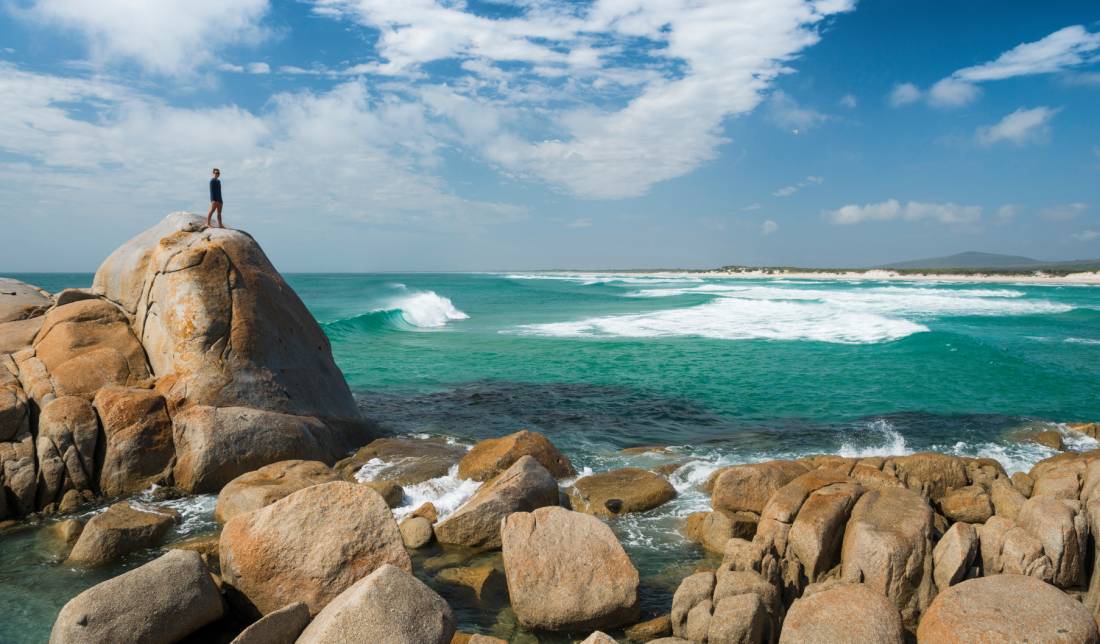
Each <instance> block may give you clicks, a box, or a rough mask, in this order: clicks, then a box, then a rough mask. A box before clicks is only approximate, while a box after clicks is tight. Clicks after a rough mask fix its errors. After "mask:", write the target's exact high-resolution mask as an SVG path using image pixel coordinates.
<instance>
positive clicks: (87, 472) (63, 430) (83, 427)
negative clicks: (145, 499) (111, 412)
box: [36, 396, 99, 508]
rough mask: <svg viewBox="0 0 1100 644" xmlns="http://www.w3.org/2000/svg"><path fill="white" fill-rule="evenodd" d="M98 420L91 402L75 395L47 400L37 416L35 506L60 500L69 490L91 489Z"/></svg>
mask: <svg viewBox="0 0 1100 644" xmlns="http://www.w3.org/2000/svg"><path fill="white" fill-rule="evenodd" d="M98 438H99V421H98V420H97V418H96V415H95V410H94V409H92V405H91V403H89V402H88V401H87V400H85V399H84V398H78V397H76V396H62V397H60V398H57V399H55V400H53V401H51V402H50V403H49V404H47V405H46V407H45V408H44V409H43V410H42V412H41V414H40V416H39V419H38V439H37V441H36V450H37V453H38V496H37V503H38V506H39V507H40V508H41V507H46V506H48V505H50V504H54V503H58V502H60V501H61V498H62V496H63V495H64V494H65V493H66V492H68V491H69V490H78V491H79V490H89V491H90V490H91V489H92V488H93V486H94V482H95V451H96V444H97V441H98Z"/></svg>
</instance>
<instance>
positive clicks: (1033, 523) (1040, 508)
mask: <svg viewBox="0 0 1100 644" xmlns="http://www.w3.org/2000/svg"><path fill="white" fill-rule="evenodd" d="M1084 509H1085V508H1084V506H1083V505H1082V503H1081V502H1080V501H1076V500H1064V499H1059V498H1056V497H1051V496H1043V495H1039V496H1034V497H1032V498H1030V499H1028V500H1027V501H1026V502H1025V503H1024V504H1023V506H1022V507H1021V509H1020V515H1019V518H1018V520H1017V522H1016V523H1017V525H1018V526H1019V527H1020V528H1023V529H1024V530H1026V531H1027V532H1028V533H1030V534H1031V535H1032V536H1033V537H1035V538H1036V539H1037V540H1038V541H1039V543H1041V544H1042V545H1043V554H1044V555H1045V556H1046V557H1047V558H1048V559H1049V560H1050V564H1051V579H1049V580H1048V581H1050V582H1051V583H1053V584H1054V585H1055V586H1058V587H1059V588H1072V587H1074V586H1077V585H1079V584H1082V583H1084V582H1085V581H1086V574H1085V560H1086V557H1087V556H1088V534H1089V532H1088V518H1087V517H1086V515H1085V512H1084Z"/></svg>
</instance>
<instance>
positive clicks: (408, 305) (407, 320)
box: [323, 291, 470, 335]
mask: <svg viewBox="0 0 1100 644" xmlns="http://www.w3.org/2000/svg"><path fill="white" fill-rule="evenodd" d="M469 318H470V316H469V315H466V313H464V312H463V311H460V310H459V309H458V308H457V307H455V305H454V302H452V301H451V299H450V298H448V297H443V296H442V295H439V294H438V293H436V292H435V291H415V292H411V293H408V294H405V295H401V296H400V297H396V298H393V299H392V300H390V301H388V302H387V303H386V304H385V305H384V306H382V307H380V308H377V309H374V310H372V311H370V312H368V313H364V314H362V315H356V316H355V317H351V318H344V319H342V320H335V321H333V322H326V323H325V324H324V325H323V326H324V328H325V331H327V332H329V333H330V334H336V335H341V334H344V333H348V332H356V331H378V330H385V329H397V330H415V329H438V328H441V327H444V326H446V325H447V323H448V322H454V321H458V320H468V319H469Z"/></svg>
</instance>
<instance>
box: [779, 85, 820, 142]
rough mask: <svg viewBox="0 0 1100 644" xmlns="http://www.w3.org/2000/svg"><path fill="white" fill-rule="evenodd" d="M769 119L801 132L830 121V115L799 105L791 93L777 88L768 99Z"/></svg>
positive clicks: (788, 128) (793, 131)
mask: <svg viewBox="0 0 1100 644" xmlns="http://www.w3.org/2000/svg"><path fill="white" fill-rule="evenodd" d="M768 119H769V120H771V122H772V123H775V124H776V125H778V126H779V127H781V128H783V129H785V130H790V132H791V133H792V134H801V133H802V132H805V131H806V130H809V129H811V128H813V127H816V126H818V125H821V124H822V123H824V122H825V121H828V120H829V116H828V115H827V114H822V113H821V112H818V111H817V110H814V109H812V108H809V107H804V106H802V105H799V104H798V102H797V101H795V100H794V99H793V98H791V97H790V95H789V94H787V93H786V92H784V91H781V90H777V91H776V92H774V93H773V94H772V95H771V97H770V98H769V99H768Z"/></svg>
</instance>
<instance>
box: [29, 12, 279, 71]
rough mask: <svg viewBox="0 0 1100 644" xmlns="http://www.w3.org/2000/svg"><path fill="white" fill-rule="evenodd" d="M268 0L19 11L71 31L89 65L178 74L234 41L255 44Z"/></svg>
mask: <svg viewBox="0 0 1100 644" xmlns="http://www.w3.org/2000/svg"><path fill="white" fill-rule="evenodd" d="M267 10H268V0H233V1H232V2H224V1H223V0H156V1H155V2H135V1H134V0H95V1H94V2H88V1H87V0H36V1H35V2H34V3H33V5H32V6H31V7H30V8H29V9H27V10H25V11H20V13H21V14H22V15H26V16H29V17H30V18H31V19H33V20H38V21H41V22H43V23H46V24H51V25H57V26H59V27H62V28H65V29H68V30H71V31H74V32H76V33H78V34H80V35H81V36H82V37H83V39H84V40H85V41H86V42H87V44H88V47H89V48H90V51H91V56H92V59H93V61H95V62H97V63H106V62H114V61H118V60H124V61H133V62H136V63H137V64H138V65H140V66H142V67H143V68H144V69H146V70H147V71H151V72H155V73H160V74H173V75H174V74H181V73H185V72H190V71H192V70H194V69H195V68H196V67H198V66H200V65H203V64H206V63H210V62H214V61H215V55H216V53H217V52H219V51H220V50H222V49H223V48H224V47H226V46H228V45H231V44H235V43H255V42H258V41H259V40H261V39H262V38H263V37H264V35H265V33H264V30H263V28H262V27H261V26H260V22H261V20H262V19H263V17H264V15H265V14H266V13H267Z"/></svg>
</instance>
